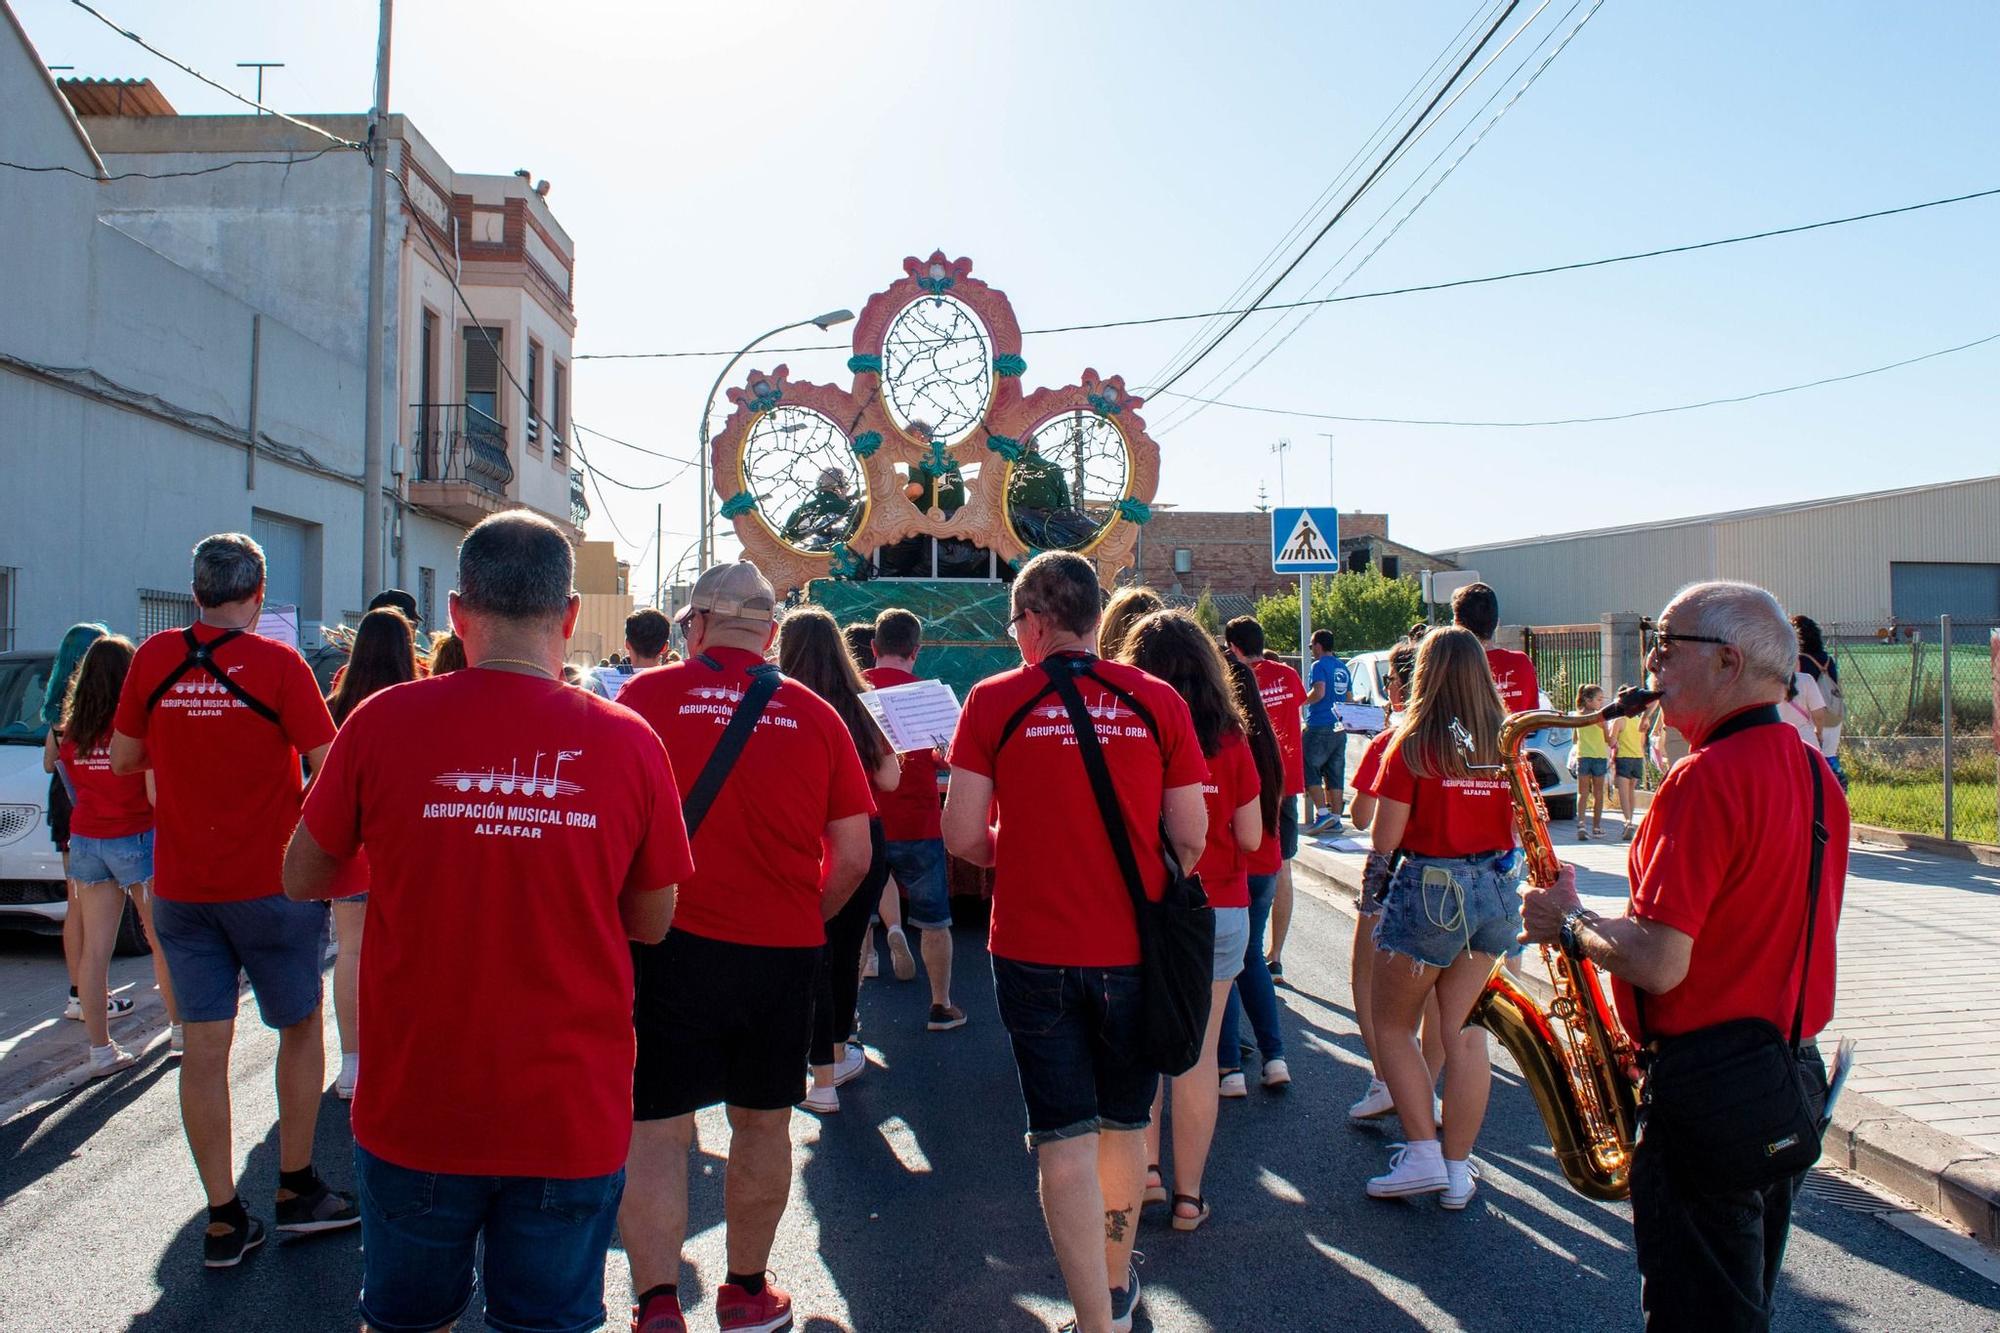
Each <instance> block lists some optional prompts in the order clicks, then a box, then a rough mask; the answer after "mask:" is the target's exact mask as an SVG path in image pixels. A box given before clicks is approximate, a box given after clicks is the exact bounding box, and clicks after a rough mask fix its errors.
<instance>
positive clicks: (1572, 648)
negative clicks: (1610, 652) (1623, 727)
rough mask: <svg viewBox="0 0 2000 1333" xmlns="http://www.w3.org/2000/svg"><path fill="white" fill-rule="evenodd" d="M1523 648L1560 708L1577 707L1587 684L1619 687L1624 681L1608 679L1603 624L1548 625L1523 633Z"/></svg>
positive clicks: (1552, 699) (1543, 687)
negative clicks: (1603, 673) (1604, 677)
mask: <svg viewBox="0 0 2000 1333" xmlns="http://www.w3.org/2000/svg"><path fill="white" fill-rule="evenodd" d="M1521 641H1522V649H1523V651H1525V652H1526V653H1527V654H1528V656H1529V658H1530V659H1532V660H1533V662H1534V664H1535V676H1536V678H1537V679H1538V680H1540V681H1541V685H1542V692H1543V693H1544V694H1546V695H1548V696H1549V700H1550V702H1552V703H1553V704H1555V706H1556V707H1557V708H1564V709H1567V708H1573V707H1575V706H1576V692H1577V691H1578V690H1579V689H1581V688H1582V687H1583V686H1585V685H1599V684H1601V685H1603V686H1605V687H1606V688H1607V689H1616V688H1617V687H1618V685H1619V684H1620V683H1621V682H1618V681H1605V680H1602V679H1601V678H1600V675H1599V673H1600V672H1601V671H1602V669H1603V658H1604V632H1603V627H1602V626H1599V625H1544V626H1541V627H1540V628H1529V629H1524V630H1523V631H1522V632H1521Z"/></svg>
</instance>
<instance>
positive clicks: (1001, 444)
mask: <svg viewBox="0 0 2000 1333" xmlns="http://www.w3.org/2000/svg"><path fill="white" fill-rule="evenodd" d="M986 447H987V448H988V449H991V450H992V451H993V452H994V453H996V454H998V455H999V456H1000V457H1002V458H1004V459H1006V460H1007V461H1008V462H1009V463H1014V462H1019V461H1020V458H1021V442H1020V441H1019V440H1011V439H1008V438H1007V437H1006V436H1005V435H995V434H993V433H992V432H991V431H988V432H987V434H986Z"/></svg>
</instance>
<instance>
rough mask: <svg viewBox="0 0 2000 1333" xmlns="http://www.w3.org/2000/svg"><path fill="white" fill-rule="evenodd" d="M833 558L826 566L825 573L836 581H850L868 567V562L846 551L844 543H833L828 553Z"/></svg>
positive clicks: (846, 547)
mask: <svg viewBox="0 0 2000 1333" xmlns="http://www.w3.org/2000/svg"><path fill="white" fill-rule="evenodd" d="M828 553H829V554H830V555H831V556H832V557H833V558H832V561H831V562H830V563H829V564H828V566H827V573H829V574H831V575H832V576H833V577H834V578H837V579H851V578H854V577H856V576H857V575H859V574H860V573H861V571H862V570H864V569H866V568H867V567H868V562H867V561H866V560H863V559H862V558H861V557H860V556H858V555H856V554H855V553H854V552H853V551H851V550H849V549H848V546H847V543H846V542H835V543H834V544H833V546H832V547H831V548H829V552H828Z"/></svg>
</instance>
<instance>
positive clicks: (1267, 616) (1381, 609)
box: [1257, 569, 1424, 655]
mask: <svg viewBox="0 0 2000 1333" xmlns="http://www.w3.org/2000/svg"><path fill="white" fill-rule="evenodd" d="M1423 614H1424V603H1423V590H1422V589H1421V588H1419V587H1418V586H1417V583H1416V581H1415V580H1414V579H1391V578H1384V577H1383V576H1382V574H1381V572H1380V571H1379V570H1373V569H1371V570H1369V571H1368V572H1367V573H1365V574H1332V575H1319V576H1316V577H1314V579H1313V580H1312V623H1313V629H1315V630H1323V629H1324V630H1331V631H1332V632H1333V648H1334V651H1335V652H1337V653H1341V654H1343V655H1345V654H1352V653H1365V652H1368V651H1370V650H1372V649H1376V648H1386V647H1388V646H1389V645H1390V644H1392V643H1394V642H1395V641H1396V640H1397V639H1399V638H1401V637H1402V636H1403V634H1404V633H1405V632H1406V631H1407V630H1408V629H1409V628H1410V625H1411V624H1412V623H1413V622H1415V621H1418V620H1421V619H1423ZM1257 619H1258V620H1260V621H1262V622H1263V625H1264V643H1265V646H1266V647H1268V648H1269V649H1270V650H1271V651H1272V652H1275V653H1283V654H1287V655H1290V654H1294V653H1297V652H1298V651H1299V594H1298V592H1297V591H1296V590H1291V591H1287V592H1281V593H1276V594H1273V595H1272V596H1269V597H1262V598H1259V599H1258V601H1257Z"/></svg>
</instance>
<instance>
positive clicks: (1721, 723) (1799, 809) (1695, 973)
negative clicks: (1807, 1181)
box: [1521, 582, 1848, 1330]
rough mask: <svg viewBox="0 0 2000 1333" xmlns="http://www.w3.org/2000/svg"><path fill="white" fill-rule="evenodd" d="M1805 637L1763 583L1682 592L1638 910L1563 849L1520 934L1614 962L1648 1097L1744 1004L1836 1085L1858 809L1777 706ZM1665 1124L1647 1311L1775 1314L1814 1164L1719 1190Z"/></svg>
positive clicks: (1658, 655)
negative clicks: (1842, 961)
mask: <svg viewBox="0 0 2000 1333" xmlns="http://www.w3.org/2000/svg"><path fill="white" fill-rule="evenodd" d="M1797 653H1798V647H1797V644H1796V642H1795V641H1794V639H1793V636H1792V628H1791V626H1790V624H1789V623H1787V621H1786V620H1785V613H1784V610H1783V608H1782V607H1780V606H1779V605H1778V602H1777V599H1776V598H1774V597H1772V596H1771V594H1770V593H1768V592H1765V591H1764V590H1763V589H1762V588H1758V587H1754V586H1752V585H1750V584H1747V583H1722V582H1718V583H1700V584H1696V585H1694V586H1693V587H1690V588H1688V589H1686V590H1685V591H1683V592H1682V593H1681V594H1680V595H1679V596H1677V597H1675V598H1674V600H1673V601H1672V602H1671V603H1670V604H1669V605H1668V606H1667V609H1666V610H1665V611H1664V612H1663V613H1661V616H1660V619H1659V627H1658V630H1657V632H1656V633H1655V635H1654V638H1653V643H1652V645H1651V648H1650V650H1649V651H1648V653H1647V658H1646V665H1647V669H1648V670H1649V671H1650V672H1651V673H1652V675H1653V679H1654V682H1655V684H1656V686H1657V687H1658V689H1659V691H1660V706H1661V708H1662V710H1663V711H1664V713H1665V716H1666V720H1667V722H1668V724H1669V725H1671V726H1673V727H1674V728H1676V729H1677V730H1679V731H1680V732H1681V734H1682V735H1684V736H1686V737H1687V739H1688V743H1689V744H1690V746H1691V747H1692V751H1691V753H1690V754H1689V755H1688V757H1687V758H1686V759H1684V760H1682V761H1681V762H1680V763H1678V764H1676V765H1675V766H1674V770H1673V772H1671V773H1670V774H1668V775H1667V778H1666V781H1665V782H1664V783H1662V784H1661V786H1660V791H1659V795H1658V796H1657V797H1655V798H1654V801H1653V805H1652V808H1651V809H1650V810H1649V811H1648V812H1647V814H1646V818H1645V820H1644V821H1643V822H1642V823H1641V824H1640V826H1639V832H1638V837H1637V839H1636V841H1634V842H1633V844H1632V850H1631V855H1630V860H1629V873H1630V876H1631V882H1632V896H1631V901H1630V903H1629V904H1628V905H1627V906H1626V909H1625V914H1624V915H1623V916H1619V917H1610V918H1605V917H1599V916H1598V915H1597V914H1596V913H1594V912H1592V911H1590V910H1589V909H1588V908H1585V907H1583V906H1581V905H1580V904H1579V903H1578V901H1577V897H1576V876H1575V872H1574V871H1573V870H1571V869H1569V868H1567V867H1566V868H1565V869H1564V872H1563V874H1562V877H1561V879H1560V880H1559V882H1558V883H1557V884H1555V885H1554V886H1553V887H1550V888H1546V889H1538V888H1525V889H1523V890H1522V892H1521V896H1522V900H1523V912H1522V920H1523V931H1522V938H1523V939H1525V940H1529V941H1531V942H1535V943H1544V944H1546V943H1555V942H1557V941H1559V940H1560V941H1561V942H1563V944H1564V945H1565V947H1575V948H1578V949H1580V950H1581V951H1582V952H1583V953H1584V954H1585V955H1586V956H1588V957H1589V958H1590V959H1591V960H1592V961H1593V962H1595V963H1596V964H1597V965H1598V966H1600V967H1602V968H1604V969H1605V970H1606V971H1608V972H1610V973H1611V975H1612V992H1613V995H1614V998H1615V999H1616V1001H1617V1004H1618V1014H1619V1018H1620V1020H1621V1022H1622V1023H1623V1024H1624V1027H1625V1030H1626V1031H1627V1032H1629V1033H1631V1034H1632V1035H1633V1038H1634V1040H1635V1041H1637V1042H1639V1043H1640V1044H1641V1045H1642V1046H1643V1047H1644V1048H1645V1052H1646V1056H1645V1058H1646V1060H1647V1062H1648V1064H1649V1066H1650V1070H1651V1073H1650V1075H1649V1077H1650V1078H1651V1080H1652V1086H1651V1087H1650V1089H1649V1092H1650V1094H1651V1095H1650V1098H1649V1102H1650V1104H1651V1105H1650V1107H1649V1109H1648V1111H1647V1112H1644V1113H1642V1114H1650V1115H1654V1116H1657V1115H1658V1111H1657V1109H1656V1108H1658V1107H1659V1106H1661V1105H1664V1104H1671V1103H1672V1100H1673V1099H1674V1098H1675V1094H1677V1093H1681V1094H1683V1095H1685V1089H1686V1087H1687V1080H1686V1079H1685V1077H1684V1076H1682V1075H1677V1073H1676V1070H1678V1069H1681V1068H1682V1067H1683V1066H1682V1064H1681V1062H1677V1061H1676V1060H1675V1059H1674V1058H1673V1057H1674V1052H1675V1049H1676V1043H1681V1046H1680V1049H1681V1050H1682V1051H1686V1050H1688V1049H1690V1048H1689V1046H1688V1045H1687V1042H1688V1041H1689V1040H1690V1039H1695V1040H1700V1039H1699V1038H1696V1037H1695V1034H1698V1033H1703V1032H1705V1031H1708V1030H1711V1029H1714V1028H1715V1027H1717V1026H1718V1025H1721V1024H1726V1023H1731V1022H1733V1021H1736V1020H1742V1019H1762V1020H1765V1021H1767V1022H1769V1023H1771V1024H1772V1025H1774V1026H1775V1027H1776V1028H1777V1029H1778V1031H1779V1033H1780V1034H1781V1035H1786V1036H1789V1037H1790V1038H1791V1039H1792V1041H1793V1042H1794V1043H1795V1046H1796V1055H1795V1058H1796V1063H1797V1066H1798V1075H1799V1079H1800V1082H1801V1084H1802V1085H1803V1087H1804V1089H1805V1090H1806V1094H1807V1097H1808V1099H1809V1101H1810V1104H1811V1105H1812V1107H1813V1108H1814V1112H1813V1113H1814V1115H1815V1116H1817V1115H1818V1114H1819V1110H1818V1108H1819V1107H1820V1105H1821V1103H1822V1102H1823V1100H1824V1098H1825V1093H1826V1070H1825V1066H1824V1065H1823V1063H1822V1062H1821V1060H1820V1055H1819V1051H1818V1048H1817V1046H1816V1045H1814V1043H1813V1038H1814V1037H1815V1036H1816V1035H1817V1034H1818V1033H1819V1031H1820V1030H1821V1029H1822V1028H1824V1027H1825V1026H1826V1024H1827V1021H1828V1020H1829V1019H1830V1018H1831V1017H1832V1014H1833V994H1834V953H1835V940H1836V937H1837V936H1838V933H1839V927H1840V903H1841V889H1842V885H1843V883H1844V882H1845V879H1846V874H1847V833H1848V812H1847V801H1846V799H1845V798H1844V796H1843V795H1842V793H1841V790H1840V785H1839V783H1837V782H1836V781H1835V780H1834V777H1833V774H1832V772H1831V771H1830V770H1829V769H1828V768H1827V766H1826V761H1825V760H1824V759H1823V758H1822V757H1821V755H1820V753H1819V751H1818V750H1817V749H1816V748H1814V747H1812V746H1811V745H1807V744H1802V743H1801V742H1800V740H1799V735H1798V732H1796V731H1795V730H1793V729H1792V728H1791V727H1789V726H1786V725H1785V724H1784V723H1783V721H1781V720H1780V718H1779V716H1778V708H1777V704H1778V701H1779V700H1781V699H1783V698H1784V696H1785V682H1786V680H1787V679H1788V678H1789V677H1790V676H1791V674H1792V671H1793V670H1794V668H1795V665H1796V657H1797ZM1815 842H1817V843H1818V844H1819V846H1818V848H1817V850H1816V849H1815V845H1814V844H1815ZM1815 864H1817V866H1818V869H1819V873H1818V875H1817V877H1814V876H1813V875H1812V873H1811V868H1812V867H1813V866H1814V865H1815ZM1815 909H1816V910H1815ZM1712 1035H1713V1034H1712V1033H1711V1036H1712ZM1677 1082H1678V1084H1679V1086H1678V1087H1677V1086H1675V1085H1676V1083H1677ZM1661 1137H1662V1136H1660V1135H1658V1134H1642V1135H1641V1137H1640V1140H1639V1145H1638V1149H1637V1151H1636V1152H1635V1154H1634V1157H1633V1161H1632V1225H1633V1235H1634V1239H1635V1241H1636V1249H1637V1251H1638V1262H1639V1275H1640V1304H1641V1306H1642V1307H1643V1308H1644V1310H1645V1316H1646V1326H1647V1327H1648V1328H1649V1329H1684V1328H1697V1327H1698V1328H1703V1329H1709V1330H1721V1329H1759V1330H1761V1329H1764V1328H1766V1327H1768V1326H1769V1324H1770V1319H1771V1305H1772V1295H1773V1292H1774V1290H1775V1289H1776V1286H1777V1280H1778V1265H1779V1263H1780V1262H1781V1261H1782V1260H1783V1258H1784V1251H1785V1239H1786V1236H1787V1234H1788V1232H1789V1230H1790V1226H1791V1210H1792V1200H1793V1197H1794V1196H1795V1195H1796V1193H1797V1190H1798V1186H1799V1182H1800V1180H1801V1179H1803V1177H1804V1174H1805V1173H1804V1170H1803V1169H1800V1170H1799V1171H1798V1172H1797V1173H1795V1174H1792V1175H1787V1176H1784V1177H1783V1178H1781V1179H1778V1180H1776V1181H1775V1182H1773V1183H1770V1184H1765V1185H1762V1186H1758V1187H1753V1188H1732V1189H1728V1190H1726V1191H1723V1192H1713V1191H1711V1190H1705V1189H1701V1188H1697V1182H1695V1181H1692V1180H1690V1179H1688V1178H1687V1177H1686V1176H1685V1175H1683V1174H1680V1173H1678V1172H1677V1171H1676V1170H1673V1169H1670V1162H1669V1154H1670V1152H1671V1147H1670V1145H1669V1144H1667V1143H1663V1142H1661V1141H1660V1140H1661ZM1682 1164H1683V1165H1684V1162H1683V1163H1682Z"/></svg>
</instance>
